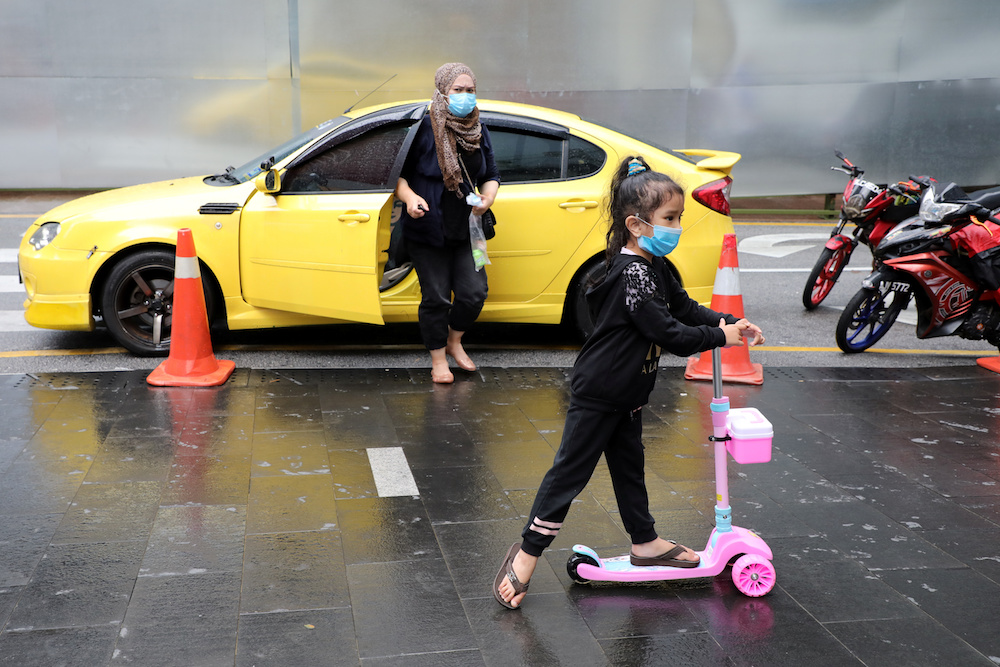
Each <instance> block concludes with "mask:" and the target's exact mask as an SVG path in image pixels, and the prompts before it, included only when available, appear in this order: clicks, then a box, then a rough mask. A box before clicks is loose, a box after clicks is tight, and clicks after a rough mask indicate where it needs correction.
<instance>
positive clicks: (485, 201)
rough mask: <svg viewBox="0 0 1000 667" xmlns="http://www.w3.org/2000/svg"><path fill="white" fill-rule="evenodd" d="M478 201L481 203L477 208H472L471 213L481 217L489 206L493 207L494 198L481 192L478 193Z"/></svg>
mask: <svg viewBox="0 0 1000 667" xmlns="http://www.w3.org/2000/svg"><path fill="white" fill-rule="evenodd" d="M479 199H480V200H482V203H481V204H480V205H479V206H473V207H472V212H473V213H475V214H476V215H479V216H481V215H482V214H483V213H486V211H488V210H489V208H490V206H493V201H494V197H493V195H490V194H488V193H486V192H483V193H480V195H479Z"/></svg>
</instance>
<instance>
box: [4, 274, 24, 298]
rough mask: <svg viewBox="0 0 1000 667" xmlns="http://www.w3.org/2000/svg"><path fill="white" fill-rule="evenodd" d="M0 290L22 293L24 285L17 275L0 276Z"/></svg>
mask: <svg viewBox="0 0 1000 667" xmlns="http://www.w3.org/2000/svg"><path fill="white" fill-rule="evenodd" d="M0 292H10V293H14V292H21V293H22V294H23V293H24V285H22V284H21V283H20V282H19V281H18V279H17V276H0Z"/></svg>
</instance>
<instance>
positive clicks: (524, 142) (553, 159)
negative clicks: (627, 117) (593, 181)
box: [490, 127, 607, 183]
mask: <svg viewBox="0 0 1000 667" xmlns="http://www.w3.org/2000/svg"><path fill="white" fill-rule="evenodd" d="M490 137H491V138H492V139H493V154H494V157H495V158H496V163H497V168H498V169H499V170H500V177H501V178H502V179H503V182H504V183H526V182H532V181H553V180H558V179H562V178H582V177H584V176H590V175H592V174H596V173H597V172H599V171H600V170H601V167H603V166H604V162H605V160H606V159H607V156H606V155H605V153H604V151H603V150H601V149H600V148H598V147H597V146H595V145H594V144H592V143H590V142H589V141H586V140H584V139H581V138H580V137H575V136H568V135H567V136H566V137H556V136H551V135H546V134H541V133H538V132H527V131H523V130H518V129H514V128H510V127H491V128H490ZM564 150H565V151H567V158H568V159H567V161H566V165H565V170H564V165H563V151H564Z"/></svg>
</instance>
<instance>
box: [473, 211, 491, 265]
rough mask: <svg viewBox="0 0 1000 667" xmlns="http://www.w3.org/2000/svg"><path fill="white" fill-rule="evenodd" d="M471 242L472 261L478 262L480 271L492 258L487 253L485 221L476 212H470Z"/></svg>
mask: <svg viewBox="0 0 1000 667" xmlns="http://www.w3.org/2000/svg"><path fill="white" fill-rule="evenodd" d="M469 243H470V244H471V245H472V261H473V262H475V263H476V271H478V270H479V269H481V268H483V267H484V266H486V265H487V264H489V263H490V258H489V255H487V254H486V237H485V236H484V235H483V223H482V220H480V218H479V216H478V215H476V214H475V213H470V214H469Z"/></svg>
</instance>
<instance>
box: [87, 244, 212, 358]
mask: <svg viewBox="0 0 1000 667" xmlns="http://www.w3.org/2000/svg"><path fill="white" fill-rule="evenodd" d="M202 283H203V285H204V289H205V307H206V310H207V312H208V320H209V325H211V322H212V313H213V310H214V304H215V297H214V292H213V290H212V289H210V288H209V286H208V285H209V281H206V280H203V281H202ZM173 286H174V253H173V252H172V251H168V250H143V251H141V252H137V253H134V254H132V255H128V256H127V257H124V258H123V259H121V260H120V261H119V262H118V263H117V264H115V266H114V268H112V269H111V273H109V274H108V277H107V280H105V281H104V287H103V289H102V290H101V313H102V315H103V316H104V324H105V326H106V327H107V328H108V332H109V333H110V334H111V336H112V337H113V338H114V339H115V341H117V342H118V344H120V345H121V346H122V347H124V348H125V349H127V350H129V351H130V352H132V353H133V354H136V355H139V356H142V357H162V356H165V355H166V354H167V353H168V352H169V351H170V324H171V316H172V313H173Z"/></svg>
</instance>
